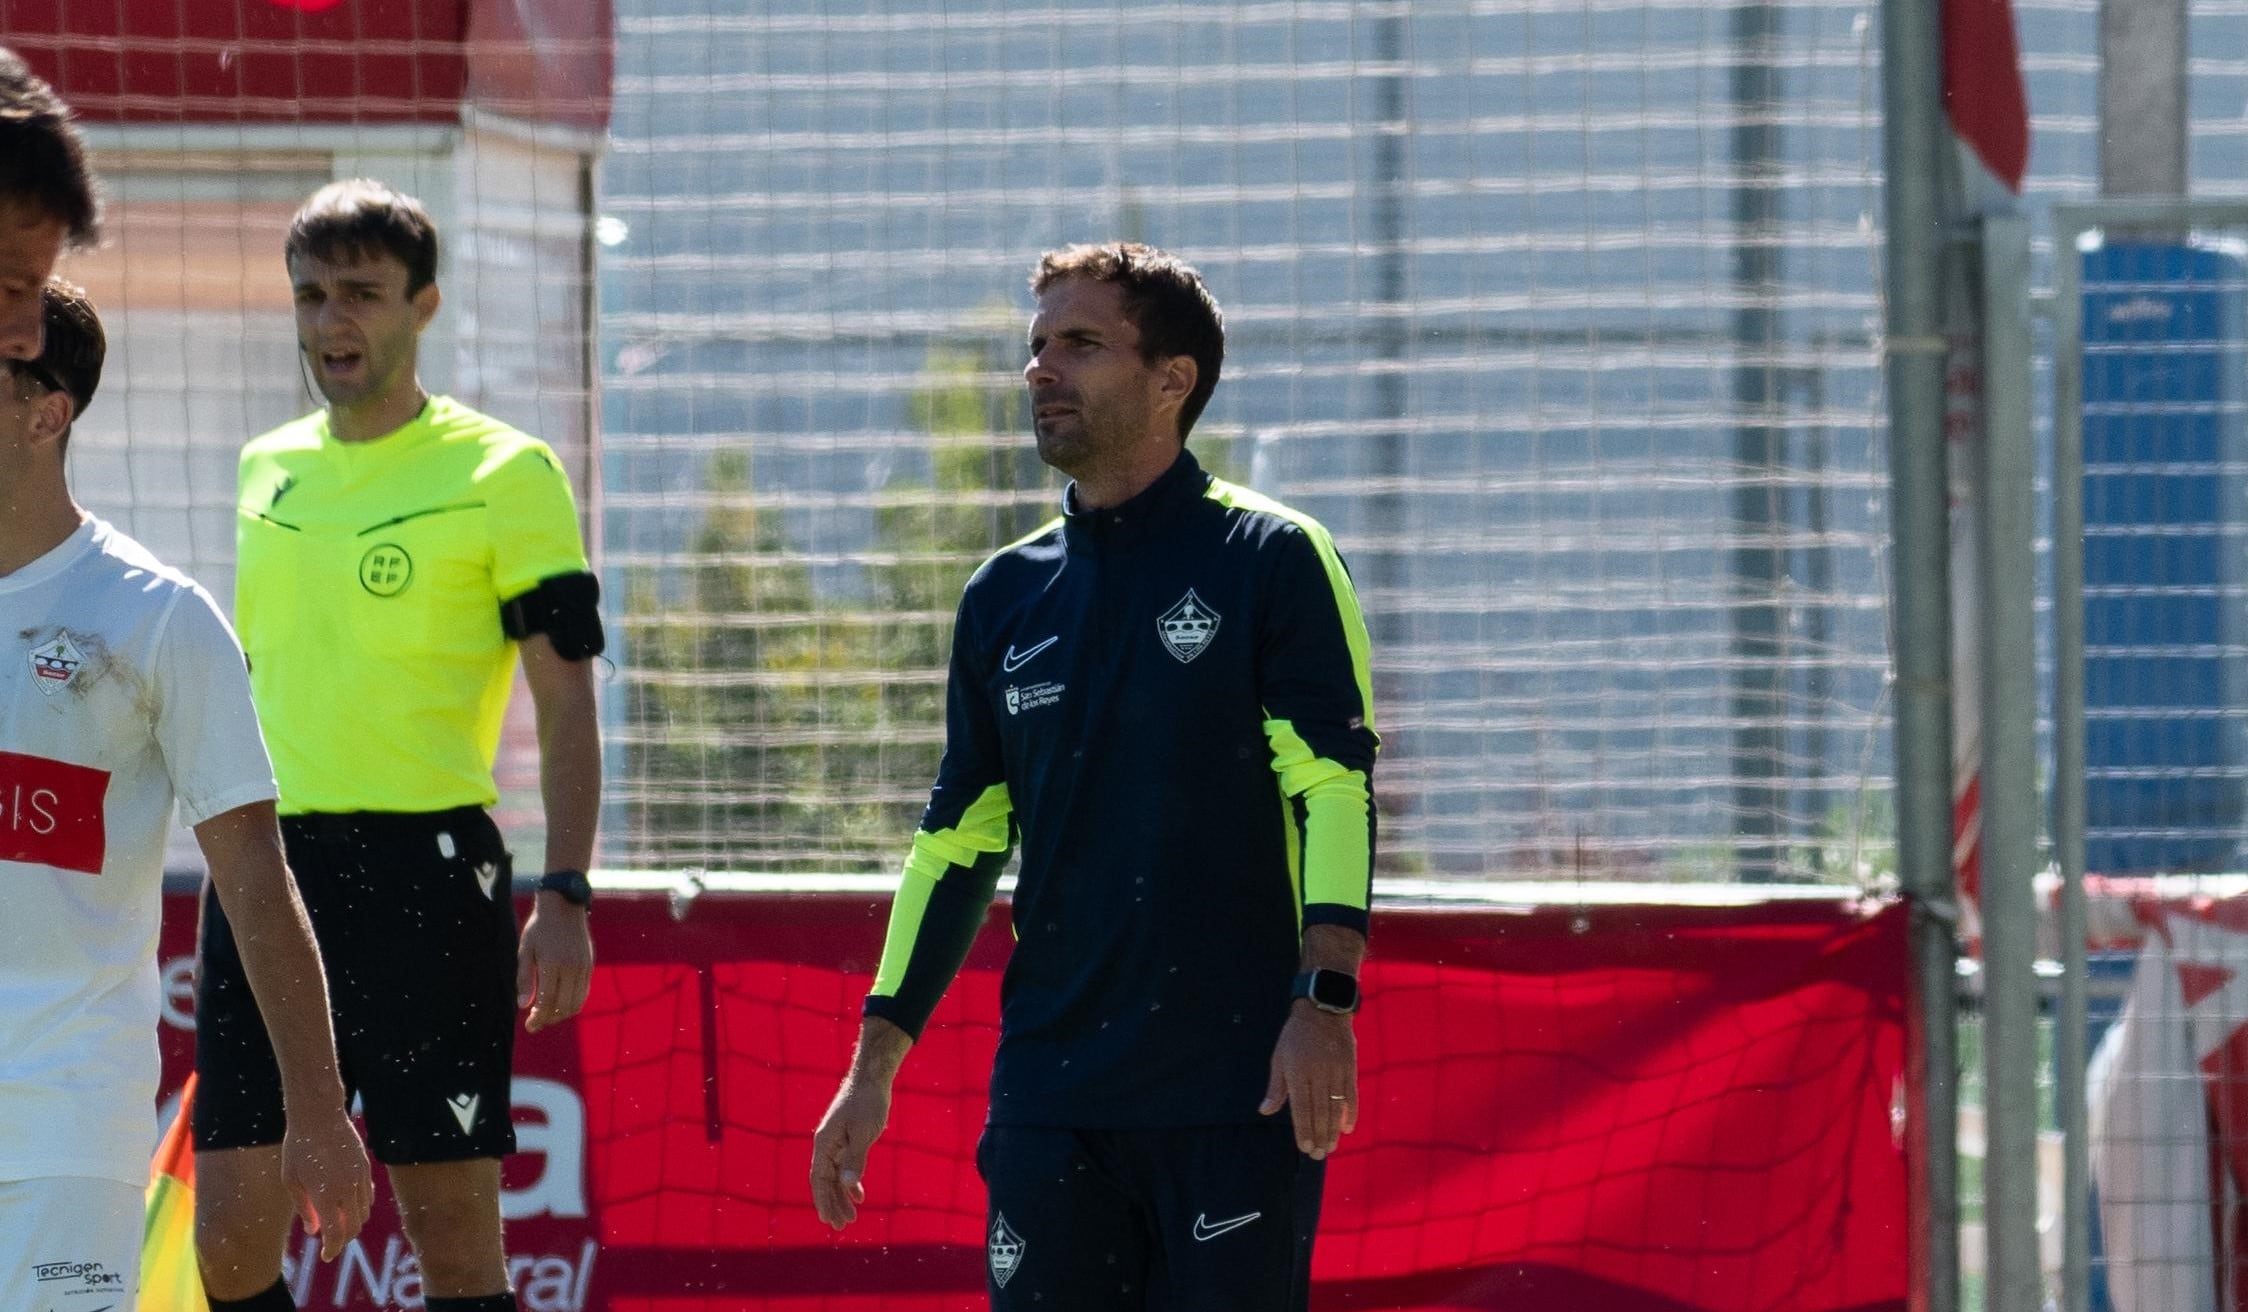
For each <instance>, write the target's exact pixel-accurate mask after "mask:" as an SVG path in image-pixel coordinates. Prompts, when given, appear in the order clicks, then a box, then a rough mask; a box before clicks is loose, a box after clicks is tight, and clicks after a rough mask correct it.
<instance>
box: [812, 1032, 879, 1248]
mask: <svg viewBox="0 0 2248 1312" xmlns="http://www.w3.org/2000/svg"><path fill="white" fill-rule="evenodd" d="M889 1123H890V1081H889V1080H887V1079H880V1078H875V1077H873V1076H865V1075H862V1074H861V1073H860V1072H859V1071H857V1070H853V1071H852V1072H851V1073H850V1074H849V1075H846V1076H844V1077H843V1087H842V1088H840V1089H837V1090H836V1091H835V1101H834V1102H832V1103H829V1104H828V1108H827V1115H826V1116H823V1117H821V1118H820V1128H819V1132H818V1133H817V1134H814V1135H813V1136H812V1206H813V1207H814V1208H816V1209H817V1210H818V1211H819V1214H820V1219H821V1220H822V1221H825V1222H827V1223H828V1224H829V1225H831V1226H834V1227H835V1228H836V1229H838V1230H841V1229H842V1228H843V1227H844V1226H847V1225H849V1224H850V1223H851V1222H853V1221H856V1220H858V1219H859V1204H861V1203H864V1202H865V1201H866V1185H865V1183H864V1181H865V1178H866V1154H867V1150H868V1149H870V1148H872V1147H874V1141H875V1140H876V1139H878V1138H880V1137H881V1136H882V1127H884V1126H885V1125H888V1124H889Z"/></svg>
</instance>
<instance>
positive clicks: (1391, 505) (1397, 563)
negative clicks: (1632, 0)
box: [1365, 5, 1411, 695]
mask: <svg viewBox="0 0 2248 1312" xmlns="http://www.w3.org/2000/svg"><path fill="white" fill-rule="evenodd" d="M1373 28H1374V31H1373V38H1374V58H1375V60H1376V61H1377V62H1378V63H1379V64H1380V67H1381V71H1380V72H1379V73H1378V74H1377V75H1376V76H1375V77H1374V79H1373V93H1374V132H1373V169H1374V185H1373V187H1372V188H1370V200H1371V204H1370V206H1369V211H1370V212H1369V213H1368V215H1367V229H1368V235H1369V236H1370V237H1371V239H1372V240H1371V242H1370V245H1371V247H1372V250H1373V275H1374V303H1375V313H1374V316H1373V318H1372V321H1371V322H1370V323H1369V324H1368V325H1367V330H1366V331H1367V335H1368V338H1369V340H1368V341H1367V343H1366V346H1365V351H1366V358H1367V360H1368V362H1369V363H1371V364H1373V365H1374V366H1376V367H1375V369H1374V371H1373V377H1372V378H1370V379H1369V380H1368V384H1367V387H1368V391H1369V392H1370V393H1371V397H1370V399H1371V402H1372V404H1371V406H1370V407H1369V408H1370V411H1371V413H1370V414H1369V416H1368V418H1369V419H1370V420H1371V421H1372V422H1371V424H1370V425H1369V428H1370V429H1371V436H1372V439H1373V442H1372V445H1373V466H1374V480H1375V482H1374V486H1375V490H1374V492H1373V494H1372V495H1371V496H1369V497H1368V498H1367V519H1368V520H1369V525H1368V526H1369V528H1370V529H1371V534H1370V536H1371V537H1372V539H1373V541H1374V544H1375V547H1374V557H1373V561H1372V564H1373V565H1374V570H1375V578H1376V582H1375V586H1374V589H1373V593H1374V598H1373V600H1374V601H1375V605H1374V606H1373V607H1372V608H1371V612H1372V613H1371V614H1370V615H1369V616H1368V619H1369V620H1370V622H1371V623H1372V625H1373V629H1374V632H1373V637H1374V642H1375V650H1376V651H1377V652H1380V653H1382V654H1383V655H1384V656H1385V657H1386V658H1388V659H1390V660H1395V659H1397V657H1398V655H1399V651H1398V649H1399V647H1400V646H1402V645H1403V643H1404V640H1405V611H1404V606H1403V604H1402V600H1401V599H1402V598H1403V597H1404V595H1405V584H1406V572H1407V571H1408V570H1409V569H1410V568H1411V565H1410V561H1409V559H1408V557H1407V555H1406V546H1405V493H1404V480H1405V431H1404V430H1405V408H1406V396H1405V353H1406V345H1407V343H1406V330H1407V324H1406V321H1405V314H1404V311H1405V145H1406V131H1407V122H1406V117H1407V109H1406V101H1405V74H1404V67H1405V11H1404V7H1403V6H1401V5H1400V6H1394V7H1391V8H1389V9H1387V10H1385V11H1384V12H1382V13H1380V14H1379V15H1378V16H1377V17H1376V18H1375V19H1374V23H1373ZM1377 695H1378V694H1377Z"/></svg>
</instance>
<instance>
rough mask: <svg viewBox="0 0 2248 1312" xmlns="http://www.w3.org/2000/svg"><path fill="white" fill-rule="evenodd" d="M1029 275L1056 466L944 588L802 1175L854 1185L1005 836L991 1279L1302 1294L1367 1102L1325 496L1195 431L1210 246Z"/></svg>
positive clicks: (848, 1205) (1040, 1302)
mask: <svg viewBox="0 0 2248 1312" xmlns="http://www.w3.org/2000/svg"><path fill="white" fill-rule="evenodd" d="M1031 288H1032V290H1033V291H1034V292H1035V293H1036V294H1037V296H1038V311H1037V316H1036V318H1035V319H1034V320H1033V321H1032V323H1031V329H1030V353H1031V359H1030V363H1029V365H1028V366H1027V367H1026V368H1025V369H1024V371H1023V373H1024V377H1025V378H1026V379H1027V380H1028V382H1029V384H1030V396H1031V405H1032V413H1033V419H1034V423H1035V426H1036V430H1037V435H1038V453H1039V456H1040V457H1041V458H1042V459H1044V460H1045V461H1046V463H1048V464H1050V465H1052V466H1054V467H1055V468H1057V469H1060V470H1062V471H1063V472H1064V473H1066V474H1068V475H1070V476H1071V479H1072V480H1073V481H1072V482H1071V484H1070V486H1069V489H1068V491H1067V493H1066V494H1065V495H1064V500H1063V515H1062V517H1061V518H1060V519H1059V520H1057V521H1056V522H1054V523H1052V524H1049V525H1047V526H1046V527H1045V528H1043V529H1041V530H1039V531H1038V532H1037V533H1035V534H1033V535H1031V536H1030V537H1028V538H1025V539H1023V540H1022V541H1020V542H1017V543H1015V544H1014V545H1013V546H1010V547H1008V548H1006V549H1005V550H1003V551H1001V552H1000V553H999V554H997V555H996V556H993V557H992V558H991V559H990V560H988V561H986V562H985V563H984V565H983V567H982V568H981V569H979V570H977V571H976V574H975V576H974V577H973V578H971V579H970V580H969V582H968V587H967V591H966V593H965V595H963V597H962V598H961V602H960V613H959V619H958V623H957V625H956V627H955V629H954V632H953V647H952V670H951V683H950V692H949V696H948V700H947V708H946V724H945V731H946V739H945V754H944V763H943V765H942V766H941V768H940V769H939V771H938V775H937V783H936V788H935V790H934V792H933V793H932V795H931V798H930V802H929V808H928V811H927V812H926V813H925V814H924V815H923V817H922V820H921V826H920V829H919V830H918V832H916V833H915V835H914V839H913V852H912V855H911V856H910V857H909V858H908V860H907V862H906V868H905V874H904V879H903V882H902V886H901V887H900V889H899V891H898V895H897V900H896V902H895V903H894V905H893V908H892V911H891V916H890V930H889V938H888V941H887V944H886V946H885V948H884V951H883V955H882V964H881V967H880V969H879V971H878V973H877V974H876V976H875V980H874V987H873V989H872V991H871V993H870V994H869V996H868V998H867V1000H866V1007H865V1013H866V1014H865V1019H864V1022H863V1026H862V1029H861V1032H860V1036H859V1046H858V1052H857V1055H856V1057H855V1058H854V1060H853V1062H852V1065H851V1070H850V1072H849V1074H848V1075H846V1076H845V1078H844V1081H843V1085H842V1088H841V1089H840V1090H839V1091H838V1093H837V1094H836V1098H835V1102H834V1104H833V1106H832V1107H830V1108H829V1110H828V1113H827V1117H826V1119H825V1120H824V1121H823V1122H822V1123H821V1125H820V1129H819V1134H818V1138H817V1139H816V1141H815V1144H814V1150H813V1160H812V1192H813V1198H814V1202H815V1203H816V1205H817V1206H818V1209H819V1213H820V1216H821V1217H822V1218H823V1219H824V1220H826V1221H827V1222H828V1223H829V1224H831V1225H834V1226H837V1227H841V1226H843V1225H847V1224H849V1223H850V1222H851V1221H852V1220H854V1219H855V1218H856V1216H857V1212H858V1206H859V1204H861V1203H863V1202H864V1201H865V1196H866V1195H865V1189H864V1188H863V1186H862V1185H861V1184H860V1177H861V1175H862V1173H863V1171H864V1168H865V1164H866V1156H867V1150H868V1148H869V1147H870V1146H871V1145H872V1143H873V1141H874V1139H875V1137H876V1136H877V1135H879V1134H880V1133H881V1132H882V1128H883V1125H884V1123H885V1121H886V1120H887V1118H888V1115H889V1108H890V1088H891V1083H892V1081H893V1080H894V1078H895V1076H896V1074H897V1071H898V1067H899V1065H900V1064H901V1063H902V1062H903V1061H904V1059H905V1054H906V1051H907V1049H908V1048H910V1047H911V1046H912V1044H913V1041H914V1039H915V1038H916V1037H917V1036H918V1035H919V1034H920V1032H921V1028H922V1026H923V1025H924V1024H925V1023H926V1022H927V1021H928V1018H929V1015H930V1013H931V1011H932V1010H934V1008H935V1007H936V1004H937V1000H938V998H939V997H940V996H941V995H942V994H943V992H944V990H945V988H946V986H947V985H949V984H950V983H951V982H952V978H953V976H954V975H955V974H956V973H957V972H958V970H959V968H960V963H961V961H962V959H963V958H964V956H965V955H966V953H967V950H968V946H969V944H970V942H971V941H972V940H973V938H974V936H975V933H976V930H977V928H978V927H979V926H980V925H981V924H982V922H983V917H984V912H985V909H986V907H987V906H988V905H989V904H990V901H991V898H992V893H993V889H994V887H995V886H996V883H997V881H998V878H999V872H1000V870H1001V868H1002V867H1003V866H1004V865H1005V864H1006V862H1007V859H1008V855H1009V853H1010V851H1011V850H1012V849H1013V848H1014V846H1015V845H1016V843H1017V842H1018V841H1019V842H1020V844H1021V846H1022V869H1021V875H1020V879H1019V881H1018V887H1017V889H1016V893H1015V898H1014V905H1013V919H1014V927H1015V935H1016V940H1017V941H1016V946H1015V949H1014V953H1013V956H1012V957H1011V959H1010V960H1009V962H1008V965H1007V972H1006V977H1005V982H1004V984H1003V987H1002V997H1001V1024H1000V1041H999V1053H998V1059H997V1063H996V1065H995V1067H994V1069H993V1071H992V1079H991V1114H990V1120H989V1123H988V1125H987V1127H986V1129H985V1132H984V1137H983V1142H982V1145H981V1147H980V1148H979V1150H978V1153H977V1157H978V1162H977V1164H978V1166H979V1167H980V1168H981V1170H982V1172H983V1176H984V1181H985V1184H986V1186H987V1188H988V1190H989V1195H990V1208H989V1215H988V1217H987V1221H986V1229H985V1235H986V1256H987V1259H988V1260H987V1265H988V1270H989V1290H990V1295H991V1302H992V1306H993V1307H994V1308H997V1309H1015V1308H1024V1309H1027V1308H1034V1307H1035V1308H1040V1309H1045V1310H1056V1309H1059V1310H1064V1312H1102V1310H1104V1309H1116V1310H1117V1312H1125V1310H1127V1309H1130V1310H1132V1312H1137V1310H1138V1309H1158V1308H1160V1309H1178V1310H1181V1312H1185V1310H1188V1309H1191V1310H1193V1312H1219V1310H1221V1309H1223V1310H1225V1312H1233V1310H1236V1309H1238V1310H1241V1312H1265V1310H1267V1309H1270V1310H1271V1312H1283V1310H1295V1312H1300V1310H1301V1309H1302V1308H1304V1307H1305V1305H1306V1302H1307V1298H1308V1287H1309V1283H1310V1267H1311V1243H1312V1235H1313V1233H1314V1231H1315V1230H1316V1229H1317V1228H1318V1220H1319V1194H1320V1182H1321V1177H1322V1174H1323V1170H1324V1167H1323V1162H1324V1159H1325V1157H1326V1155H1327V1154H1328V1153H1329V1152H1332V1151H1333V1150H1334V1147H1335V1143H1336V1139H1337V1136H1338V1135H1339V1134H1342V1133H1345V1132H1347V1131H1348V1130H1350V1129H1351V1128H1352V1125H1353V1123H1354V1122H1355V1121H1356V1119H1357V1111H1358V1103H1357V1097H1358V1093H1357V1049H1356V1044H1355V1041H1354V1039H1353V1036H1352V1031H1351V1015H1352V1013H1353V1012H1354V1011H1355V1010H1356V1008H1357V1005H1358V984H1357V976H1358V967H1359V962H1360V960H1361V958H1362V957H1363V956H1364V953H1365V948H1366V911H1367V901H1368V893H1369V881H1370V870H1371V867H1372V858H1373V831H1374V824H1373V807H1372V803H1371V797H1370V794H1369V792H1368V786H1369V785H1368V780H1369V777H1370V775H1371V773H1372V770H1373V765H1374V754H1375V749H1376V746H1377V740H1376V738H1375V735H1374V712H1373V698H1372V692H1371V683H1372V676H1371V670H1370V663H1369V660H1368V653H1367V640H1366V626H1365V623H1364V620H1363V619H1362V617H1361V616H1360V614H1359V610H1358V602H1357V598H1356V595H1355V594H1354V593H1353V591H1352V589H1351V584H1350V577H1349V575H1348V574H1347V573H1346V572H1345V571H1344V568H1343V564H1342V561H1341V558H1340V557H1338V556H1337V555H1336V553H1335V547H1334V543H1333V542H1332V540H1331V539H1330V538H1329V537H1328V535H1327V531H1326V530H1325V529H1324V528H1322V527H1320V526H1319V524H1317V523H1316V522H1314V521H1313V520H1311V519H1309V518H1307V517H1305V516H1303V515H1300V514H1298V513H1296V512H1295V511H1293V510H1290V509H1288V508H1287V507H1286V506H1283V505H1280V504H1279V503H1277V502H1274V501H1271V500H1268V499H1267V498H1264V497H1261V496H1258V495H1257V494H1255V493H1253V492H1250V491H1247V490H1246V489H1243V488H1238V487H1235V486H1233V485H1231V484H1229V483H1226V482H1223V481H1221V480H1218V479H1215V478H1212V477H1211V476H1210V475H1208V474H1206V473H1204V472H1203V471H1202V469H1201V467H1200V466H1199V465H1197V464H1196V462H1195V460H1194V457H1193V456H1192V455H1190V454H1188V453H1187V452H1186V451H1185V449H1184V444H1185V440H1186V435H1187V433H1188V432H1189V431H1190V430H1191V429H1192V428H1193V426H1194V421H1195V419H1196V417H1197V416H1199V415H1200V414H1201V412H1202V408H1203V406H1204V405H1205V403H1207V402H1208V400H1209V397H1210V393H1211V391H1212V390H1213V389H1214V388H1215V387H1216V386H1217V381H1218V370H1219V365H1220V363H1221V361H1222V360H1223V357H1224V343H1225V335H1224V329H1223V327H1222V324H1221V320H1220V317H1219V312H1218V307H1217V304H1216V302H1215V301H1214V300H1213V299H1212V298H1211V296H1210V294H1209V292H1208V291H1207V290H1206V289H1205V288H1204V287H1203V285H1202V281H1201V278H1200V276H1199V275H1198V274H1197V273H1196V272H1195V271H1194V270H1193V269H1192V268H1190V267H1188V266H1187V265H1185V264H1183V263H1181V262H1180V261H1178V260H1176V259H1174V258H1172V257H1170V256H1168V255H1165V254H1164V253H1162V252H1160V251H1156V250H1151V249H1149V248H1147V247H1145V246H1139V245H1136V244H1119V245H1109V246H1098V247H1085V246H1080V247H1072V248H1070V249H1068V250H1064V251H1058V252H1054V253H1051V254H1048V255H1047V256H1046V257H1045V258H1044V259H1042V260H1041V261H1040V263H1039V266H1038V270H1037V272H1036V274H1035V275H1034V276H1033V277H1032V279H1031ZM1283 1107H1285V1108H1286V1109H1287V1113H1288V1114H1287V1116H1286V1117H1285V1118H1283V1117H1282V1116H1280V1115H1279V1112H1280V1111H1281V1109H1282V1108H1283Z"/></svg>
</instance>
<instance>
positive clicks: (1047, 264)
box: [1030, 241, 1225, 442]
mask: <svg viewBox="0 0 2248 1312" xmlns="http://www.w3.org/2000/svg"><path fill="white" fill-rule="evenodd" d="M1066 278H1090V279H1092V280H1093V281H1094V282H1112V283H1115V284H1116V285H1117V286H1119V287H1121V288H1123V289H1124V317H1125V318H1127V319H1130V320H1131V321H1132V326H1133V327H1134V328H1137V329H1139V330H1140V360H1141V362H1142V363H1145V364H1154V363H1155V362H1156V361H1157V360H1162V359H1167V358H1169V357H1171V356H1174V355H1185V356H1192V357H1193V359H1194V390H1193V391H1191V392H1189V393H1187V396H1186V402H1185V404H1183V405H1181V406H1180V407H1179V440H1180V441H1181V442H1184V441H1186V435H1187V434H1188V433H1190V432H1193V431H1194V421H1195V420H1197V419H1200V418H1201V417H1202V408H1203V407H1204V406H1206V405H1208V404H1209V403H1210V393H1212V392H1214V391H1216V390H1217V389H1218V370H1219V368H1220V367H1221V366H1223V365H1224V364H1225V314H1224V312H1223V311H1221V310H1219V309H1218V301H1217V298H1216V297H1214V296H1212V295H1210V289H1209V288H1207V287H1205V286H1203V285H1202V275H1201V274H1200V273H1199V272H1197V271H1196V270H1195V268H1194V266H1193V265H1191V264H1188V263H1187V262H1186V261H1185V260H1182V259H1180V258H1178V257H1177V256H1175V255H1171V254H1167V253H1165V252H1163V251H1159V250H1157V249H1156V248H1154V247H1153V246H1143V245H1141V244H1140V243H1139V242H1136V241H1116V242H1108V243H1106V244H1105V245H1100V246H1070V247H1065V248H1064V249H1062V250H1058V251H1048V252H1046V253H1045V254H1044V255H1042V256H1040V257H1039V258H1038V269H1037V271H1036V272H1034V273H1032V274H1031V275H1030V291H1031V294H1032V295H1033V296H1043V295H1045V293H1046V289H1047V288H1048V287H1051V286H1053V285H1054V284H1055V283H1057V282H1061V281H1062V280H1064V279H1066Z"/></svg>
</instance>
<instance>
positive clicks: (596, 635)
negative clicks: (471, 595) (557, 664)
mask: <svg viewBox="0 0 2248 1312" xmlns="http://www.w3.org/2000/svg"><path fill="white" fill-rule="evenodd" d="M500 629H501V631H503V632H504V633H506V634H507V636H508V637H510V638H513V639H515V640H516V641H518V642H520V641H522V640H523V639H525V638H528V637H530V636H531V635H532V634H534V633H543V634H545V635H546V636H547V637H548V639H550V640H551V641H552V642H553V643H554V650H555V653H556V654H557V655H559V656H561V657H562V659H564V660H566V661H582V660H584V659H586V658H587V657H589V656H599V655H600V654H601V652H602V649H603V648H605V647H607V646H608V645H609V642H608V638H607V636H606V635H604V634H603V633H602V631H601V580H599V579H597V578H595V577H593V575H591V574H589V573H586V572H585V571H583V570H579V571H576V572H574V573H570V574H556V575H554V576H553V577H552V578H545V579H540V580H539V583H538V586H537V587H534V588H532V589H531V590H530V591H529V592H526V593H524V594H523V595H521V596H519V597H513V598H510V599H509V600H507V601H503V602H501V603H500Z"/></svg>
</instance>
